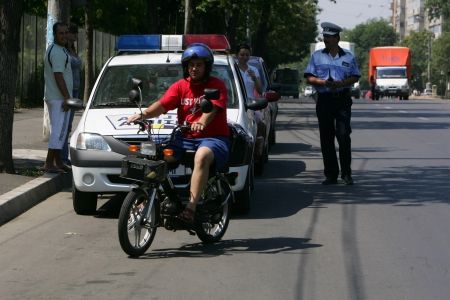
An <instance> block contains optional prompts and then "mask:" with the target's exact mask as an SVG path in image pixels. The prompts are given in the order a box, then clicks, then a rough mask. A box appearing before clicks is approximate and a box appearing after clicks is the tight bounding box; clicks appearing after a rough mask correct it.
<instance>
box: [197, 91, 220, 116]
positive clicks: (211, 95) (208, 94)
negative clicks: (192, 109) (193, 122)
mask: <svg viewBox="0 0 450 300" xmlns="http://www.w3.org/2000/svg"><path fill="white" fill-rule="evenodd" d="M204 94H205V97H204V98H203V99H202V101H201V102H200V108H201V109H202V112H204V113H209V112H211V111H212V110H213V107H214V105H213V104H212V102H211V100H212V99H219V97H220V92H219V90H218V89H205V90H204Z"/></svg>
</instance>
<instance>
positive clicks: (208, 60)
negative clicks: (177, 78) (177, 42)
mask: <svg viewBox="0 0 450 300" xmlns="http://www.w3.org/2000/svg"><path fill="white" fill-rule="evenodd" d="M192 58H201V59H203V60H204V61H205V66H206V70H205V71H206V74H205V75H206V77H209V74H210V73H211V69H212V65H213V63H214V54H213V52H212V50H211V49H210V48H209V47H208V46H207V45H205V44H203V43H192V44H190V45H189V46H188V47H187V48H186V49H185V50H184V52H183V55H182V56H181V64H182V66H183V74H184V77H185V78H186V77H188V76H189V73H188V70H187V66H188V63H189V61H190V60H191V59H192Z"/></svg>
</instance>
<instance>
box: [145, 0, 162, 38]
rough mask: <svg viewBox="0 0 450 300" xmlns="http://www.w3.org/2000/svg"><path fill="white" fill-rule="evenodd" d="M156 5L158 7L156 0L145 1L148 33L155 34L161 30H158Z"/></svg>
mask: <svg viewBox="0 0 450 300" xmlns="http://www.w3.org/2000/svg"><path fill="white" fill-rule="evenodd" d="M157 7H158V1H157V0H148V1H147V15H148V29H147V31H148V33H153V34H157V33H160V32H161V31H160V30H159V12H158V9H157Z"/></svg>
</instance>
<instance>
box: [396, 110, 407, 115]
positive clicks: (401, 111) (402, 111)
mask: <svg viewBox="0 0 450 300" xmlns="http://www.w3.org/2000/svg"><path fill="white" fill-rule="evenodd" d="M398 112H399V113H402V114H407V113H408V112H407V111H406V110H399V111H398Z"/></svg>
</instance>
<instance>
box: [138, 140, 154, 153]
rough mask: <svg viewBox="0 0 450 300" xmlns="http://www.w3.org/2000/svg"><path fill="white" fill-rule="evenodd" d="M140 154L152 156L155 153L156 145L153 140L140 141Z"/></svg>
mask: <svg viewBox="0 0 450 300" xmlns="http://www.w3.org/2000/svg"><path fill="white" fill-rule="evenodd" d="M141 154H144V155H150V156H154V155H156V145H155V143H154V142H143V143H141Z"/></svg>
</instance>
